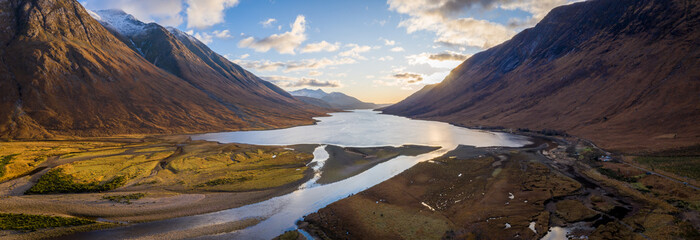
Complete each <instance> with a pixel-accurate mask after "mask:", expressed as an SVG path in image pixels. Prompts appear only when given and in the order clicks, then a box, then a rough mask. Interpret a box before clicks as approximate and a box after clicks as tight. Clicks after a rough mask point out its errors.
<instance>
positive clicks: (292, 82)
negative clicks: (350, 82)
mask: <svg viewBox="0 0 700 240" xmlns="http://www.w3.org/2000/svg"><path fill="white" fill-rule="evenodd" d="M263 79H265V80H267V81H270V82H272V83H274V84H276V85H278V86H280V87H284V88H298V87H331V88H335V87H341V86H342V85H341V84H340V82H339V81H323V80H318V79H314V78H304V77H302V78H295V77H286V76H267V77H263Z"/></svg>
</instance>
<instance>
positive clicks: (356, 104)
mask: <svg viewBox="0 0 700 240" xmlns="http://www.w3.org/2000/svg"><path fill="white" fill-rule="evenodd" d="M290 94H292V95H293V96H295V97H297V98H298V99H300V100H302V101H305V102H307V103H309V104H314V105H316V106H319V107H324V108H328V107H329V106H330V108H335V109H342V110H351V109H375V108H378V107H381V106H380V105H378V104H374V103H367V102H363V101H360V100H359V99H357V98H354V97H351V96H348V95H346V94H344V93H341V92H331V93H326V92H325V91H323V90H321V89H320V88H319V89H316V90H312V89H308V88H304V89H299V90H296V91H291V92H290ZM317 100H321V101H322V102H318V101H317ZM324 103H325V104H324Z"/></svg>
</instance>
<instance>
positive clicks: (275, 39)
mask: <svg viewBox="0 0 700 240" xmlns="http://www.w3.org/2000/svg"><path fill="white" fill-rule="evenodd" d="M304 41H306V18H305V17H304V15H299V16H297V18H296V20H295V21H294V24H292V30H291V31H289V32H285V33H282V34H273V35H270V36H268V37H266V38H263V39H255V38H253V37H249V38H245V39H243V40H241V41H240V42H238V46H239V47H247V48H252V49H255V51H258V52H267V51H269V50H270V49H275V50H277V52H279V53H282V54H292V55H294V54H295V52H294V49H296V48H297V47H299V45H301V43H303V42H304Z"/></svg>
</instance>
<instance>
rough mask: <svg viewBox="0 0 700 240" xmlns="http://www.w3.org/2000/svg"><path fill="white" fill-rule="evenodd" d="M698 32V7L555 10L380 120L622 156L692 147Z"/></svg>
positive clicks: (697, 137) (603, 3)
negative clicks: (556, 142)
mask: <svg viewBox="0 0 700 240" xmlns="http://www.w3.org/2000/svg"><path fill="white" fill-rule="evenodd" d="M698 29H700V7H699V6H698V2H697V1H690V0H672V1H661V0H642V1H635V0H592V1H587V2H582V3H575V4H571V5H567V6H562V7H559V8H556V9H554V10H552V11H551V12H550V13H549V14H548V15H547V17H545V18H544V19H543V20H542V21H541V22H540V23H539V24H537V26H535V27H534V28H531V29H527V30H525V31H523V32H521V33H519V34H517V35H516V36H515V37H513V38H512V39H511V40H509V41H507V42H505V43H503V44H501V45H499V46H496V47H493V48H491V49H489V50H486V51H484V52H481V53H478V54H475V55H474V56H473V57H471V58H470V59H467V60H466V61H465V62H464V63H462V64H461V65H460V66H459V67H457V68H456V69H454V70H453V71H452V72H451V74H450V75H449V76H447V77H446V78H445V80H444V81H443V82H442V83H440V84H437V85H435V86H430V87H426V88H425V89H423V90H421V91H419V92H417V93H416V94H414V95H412V96H410V97H409V98H407V99H406V100H404V101H402V102H400V103H398V104H395V105H393V106H390V107H388V108H386V109H385V110H384V112H385V113H389V114H397V115H403V116H410V117H416V118H429V119H436V120H441V121H447V122H452V123H456V124H461V125H466V126H489V127H506V128H529V129H532V130H542V129H556V130H564V131H566V132H567V133H569V134H574V135H577V136H581V137H584V138H588V139H591V140H593V141H594V142H596V143H598V144H600V145H602V146H603V147H606V148H611V149H616V150H623V151H648V150H658V149H664V148H674V147H681V146H687V145H694V144H699V143H700V124H698V120H700V94H698V93H699V92H700V47H699V46H700V31H698Z"/></svg>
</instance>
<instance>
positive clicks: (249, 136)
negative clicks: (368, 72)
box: [72, 110, 529, 239]
mask: <svg viewBox="0 0 700 240" xmlns="http://www.w3.org/2000/svg"><path fill="white" fill-rule="evenodd" d="M318 120H319V121H320V122H319V123H318V124H316V125H311V126H302V127H294V128H287V129H278V130H269V131H247V132H224V133H210V134H201V135H196V136H193V137H192V138H193V139H194V140H200V139H201V140H209V141H218V142H222V143H232V142H236V143H247V144H258V145H294V144H333V145H339V146H352V147H375V146H401V145H404V144H416V145H427V146H440V147H442V148H441V149H439V150H436V151H433V152H430V153H426V154H422V155H419V156H399V157H396V158H394V159H392V160H389V161H386V162H384V163H381V164H378V165H377V166H375V167H373V168H371V169H369V170H367V171H365V172H363V173H360V174H358V175H356V176H354V177H351V178H348V179H345V180H342V181H338V182H335V183H331V184H327V185H318V184H315V181H314V180H311V181H310V182H307V183H306V184H304V185H303V187H301V188H300V189H298V190H296V191H294V192H292V193H290V194H287V195H284V196H280V197H275V198H272V199H269V200H267V201H263V202H260V203H256V204H251V205H247V206H243V207H239V208H234V209H228V210H224V211H219V212H214V213H209V214H202V215H196V216H189V217H182V218H176V219H169V220H164V221H157V222H149V223H141V224H134V225H130V226H127V227H124V228H119V229H110V230H104V231H96V232H91V233H84V234H80V235H76V236H72V237H73V239H77V238H84V239H94V238H134V237H144V236H149V235H155V234H159V233H165V232H170V231H176V230H186V229H196V228H200V227H205V226H211V225H216V224H221V223H225V222H232V221H238V220H243V219H247V218H260V219H264V220H263V221H261V222H260V223H259V224H257V225H255V226H252V227H249V228H246V229H243V230H240V231H236V232H233V233H227V234H221V235H217V236H209V237H207V238H220V239H271V238H273V237H275V236H278V235H279V234H282V233H283V232H284V231H286V230H292V229H295V222H296V221H297V220H299V219H300V218H302V217H303V216H304V215H306V214H309V213H312V212H315V211H317V210H318V209H320V208H323V207H325V206H326V205H328V204H330V203H332V202H335V201H337V200H339V199H342V198H344V197H347V196H349V195H351V194H355V193H357V192H360V191H362V190H365V189H367V188H369V187H371V186H374V185H375V184H377V183H380V182H382V181H385V180H387V179H389V178H391V177H393V176H395V175H396V174H398V173H400V172H402V171H404V170H406V169H408V168H410V167H412V166H413V165H415V164H417V163H419V162H421V161H427V160H430V159H432V158H435V157H438V156H440V155H443V154H444V153H445V152H447V151H450V150H452V149H454V148H456V147H457V146H458V145H460V144H463V145H472V146H477V147H484V146H510V147H519V146H522V145H525V144H527V143H529V142H528V141H527V139H526V138H524V137H521V136H514V135H510V134H505V133H492V132H485V131H475V130H470V129H466V128H460V127H455V126H452V125H449V124H446V123H440V122H433V121H421V120H411V119H408V118H403V117H397V116H390V115H383V114H378V113H377V112H374V111H370V110H358V111H354V112H344V113H334V114H332V116H331V117H322V118H318ZM324 149H325V147H319V148H317V149H316V151H314V161H318V162H321V161H325V159H327V158H328V153H327V152H326V151H325V150H324Z"/></svg>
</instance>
